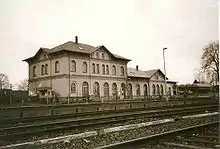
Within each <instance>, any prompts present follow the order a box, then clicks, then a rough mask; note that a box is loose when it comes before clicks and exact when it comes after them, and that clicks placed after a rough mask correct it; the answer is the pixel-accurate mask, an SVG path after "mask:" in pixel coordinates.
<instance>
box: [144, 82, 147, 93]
mask: <svg viewBox="0 0 220 149" xmlns="http://www.w3.org/2000/svg"><path fill="white" fill-rule="evenodd" d="M144 96H147V85H146V84H144Z"/></svg>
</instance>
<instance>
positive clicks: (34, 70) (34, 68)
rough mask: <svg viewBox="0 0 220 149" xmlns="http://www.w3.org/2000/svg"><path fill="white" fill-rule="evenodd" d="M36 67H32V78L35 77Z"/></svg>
mask: <svg viewBox="0 0 220 149" xmlns="http://www.w3.org/2000/svg"><path fill="white" fill-rule="evenodd" d="M36 68H37V67H36V66H33V77H36Z"/></svg>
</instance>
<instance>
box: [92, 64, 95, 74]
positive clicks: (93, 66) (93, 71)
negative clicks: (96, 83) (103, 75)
mask: <svg viewBox="0 0 220 149" xmlns="http://www.w3.org/2000/svg"><path fill="white" fill-rule="evenodd" d="M92 73H93V74H94V73H95V64H94V63H93V64H92Z"/></svg>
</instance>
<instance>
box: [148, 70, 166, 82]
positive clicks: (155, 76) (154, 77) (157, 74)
mask: <svg viewBox="0 0 220 149" xmlns="http://www.w3.org/2000/svg"><path fill="white" fill-rule="evenodd" d="M151 79H152V80H160V81H161V80H165V75H164V74H163V73H162V72H161V71H160V70H158V71H157V72H155V73H154V74H153V75H152V77H151Z"/></svg>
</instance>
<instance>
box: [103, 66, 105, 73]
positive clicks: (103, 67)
mask: <svg viewBox="0 0 220 149" xmlns="http://www.w3.org/2000/svg"><path fill="white" fill-rule="evenodd" d="M102 74H105V65H102Z"/></svg>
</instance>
